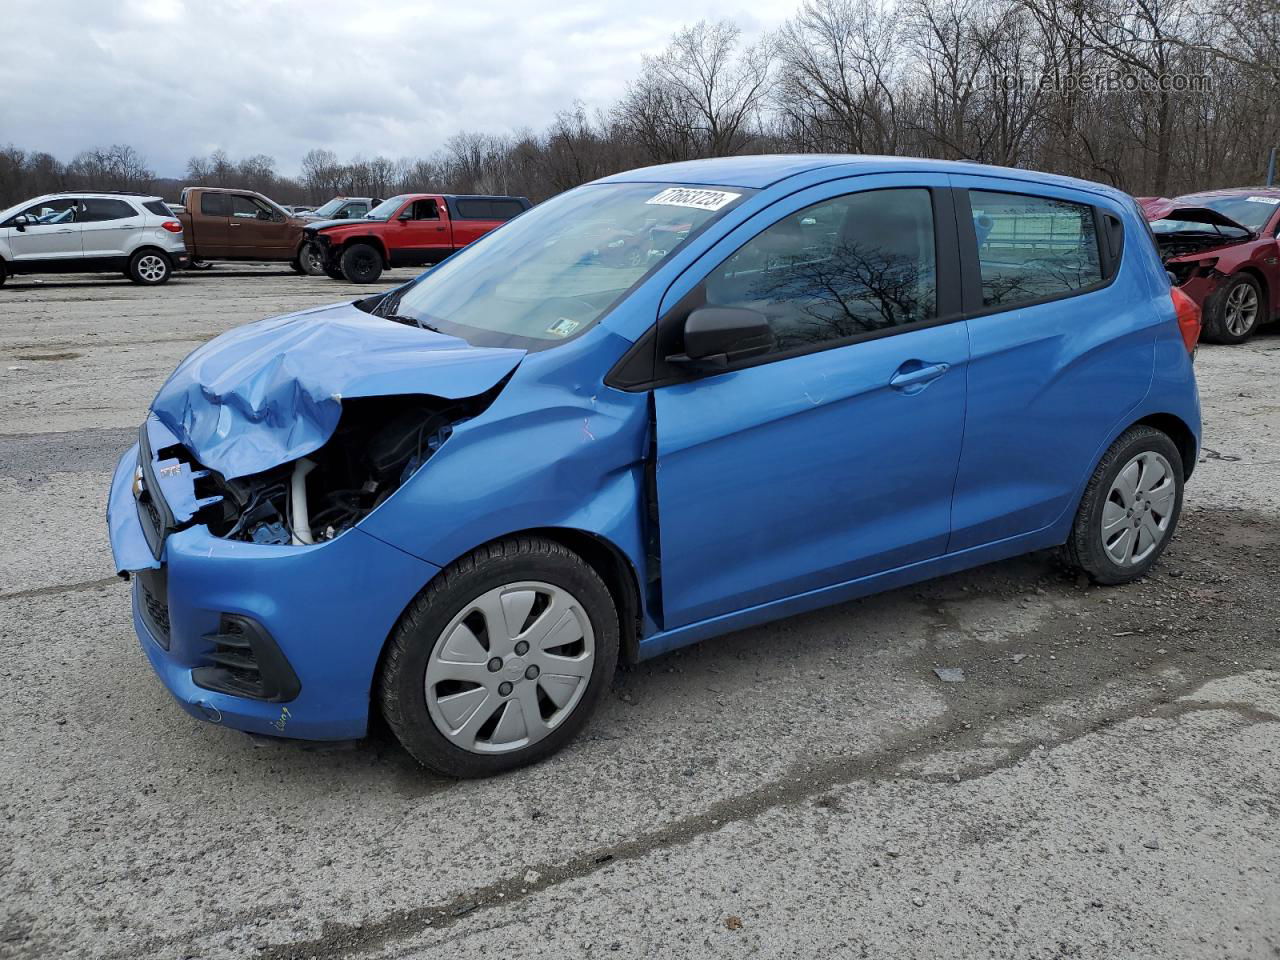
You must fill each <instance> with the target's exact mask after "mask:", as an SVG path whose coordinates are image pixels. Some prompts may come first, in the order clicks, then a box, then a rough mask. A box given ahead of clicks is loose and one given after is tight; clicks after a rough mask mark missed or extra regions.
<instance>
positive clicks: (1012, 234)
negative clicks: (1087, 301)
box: [969, 190, 1102, 307]
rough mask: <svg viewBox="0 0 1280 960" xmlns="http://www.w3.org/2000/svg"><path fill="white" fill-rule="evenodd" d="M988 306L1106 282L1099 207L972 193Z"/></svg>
mask: <svg viewBox="0 0 1280 960" xmlns="http://www.w3.org/2000/svg"><path fill="white" fill-rule="evenodd" d="M969 203H970V205H971V206H972V208H973V227H974V231H975V233H976V234H977V239H978V268H979V270H980V272H981V275H982V302H983V304H984V305H985V306H988V307H1008V306H1015V305H1017V304H1020V303H1032V302H1036V301H1040V300H1049V299H1052V298H1054V297H1060V296H1064V295H1067V294H1070V293H1075V292H1077V291H1080V290H1084V289H1086V288H1088V287H1091V286H1093V285H1095V284H1097V283H1100V282H1101V281H1102V266H1101V262H1100V260H1099V257H1098V238H1097V231H1096V229H1095V227H1094V219H1093V208H1092V207H1089V206H1086V205H1085V204H1082V203H1071V202H1070V201H1067V200H1051V199H1050V198H1048V197H1029V196H1023V195H1021V194H1014V193H995V192H989V191H985V190H971V191H969Z"/></svg>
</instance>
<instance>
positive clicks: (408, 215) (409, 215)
mask: <svg viewBox="0 0 1280 960" xmlns="http://www.w3.org/2000/svg"><path fill="white" fill-rule="evenodd" d="M396 219H397V220H412V219H413V208H412V207H410V208H409V209H408V210H406V211H405V212H404V213H402V214H400V216H398V217H396Z"/></svg>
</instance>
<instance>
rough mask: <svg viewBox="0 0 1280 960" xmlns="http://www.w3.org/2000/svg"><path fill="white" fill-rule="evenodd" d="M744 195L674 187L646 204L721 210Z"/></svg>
mask: <svg viewBox="0 0 1280 960" xmlns="http://www.w3.org/2000/svg"><path fill="white" fill-rule="evenodd" d="M740 196H742V194H740V193H730V192H729V191H728V190H699V189H694V188H693V187H672V188H671V189H669V190H663V191H662V192H661V193H660V194H658V195H657V196H656V197H651V198H649V199H648V200H646V201H645V203H661V204H664V205H666V206H669V207H694V208H695V209H698V210H719V209H720V208H721V207H723V206H724V205H725V204H727V203H733V201H735V200H737V199H738V198H739V197H740Z"/></svg>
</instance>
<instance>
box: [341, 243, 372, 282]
mask: <svg viewBox="0 0 1280 960" xmlns="http://www.w3.org/2000/svg"><path fill="white" fill-rule="evenodd" d="M341 266H342V275H343V277H345V278H346V279H347V280H348V281H350V282H351V283H373V282H374V281H375V280H377V279H378V278H379V277H380V276H382V254H381V253H379V252H378V250H377V249H376V248H375V247H373V246H371V245H370V244H367V243H353V244H351V246H349V247H347V249H345V250H343V251H342V262H341Z"/></svg>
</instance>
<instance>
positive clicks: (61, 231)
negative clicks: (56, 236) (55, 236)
mask: <svg viewBox="0 0 1280 960" xmlns="http://www.w3.org/2000/svg"><path fill="white" fill-rule="evenodd" d="M58 233H75V231H74V230H59V231H58Z"/></svg>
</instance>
